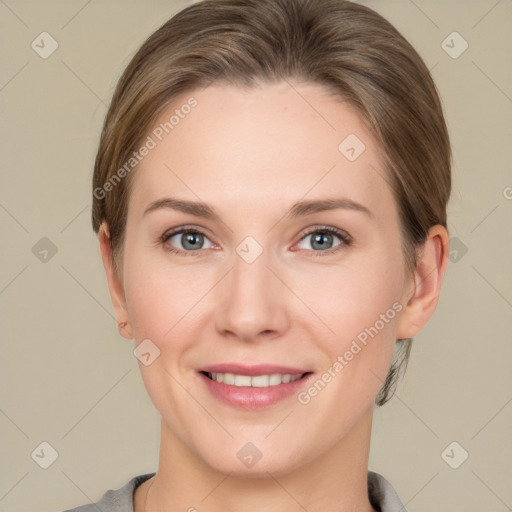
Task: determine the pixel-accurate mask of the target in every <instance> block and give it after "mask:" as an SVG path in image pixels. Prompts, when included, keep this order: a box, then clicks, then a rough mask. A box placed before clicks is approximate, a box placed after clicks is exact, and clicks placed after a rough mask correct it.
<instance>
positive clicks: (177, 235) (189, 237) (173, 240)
mask: <svg viewBox="0 0 512 512" xmlns="http://www.w3.org/2000/svg"><path fill="white" fill-rule="evenodd" d="M205 240H208V241H209V239H208V238H207V236H206V235H205V234H204V233H203V232H202V231H199V230H198V229H195V228H181V229H179V230H175V231H171V232H168V233H165V234H164V235H163V236H162V243H163V244H164V246H165V248H166V250H168V251H170V252H174V253H182V254H183V255H185V256H196V254H194V252H196V251H200V250H201V249H209V248H211V247H213V244H212V243H211V242H210V244H211V245H210V247H204V246H203V245H204V241H205ZM176 245H178V247H177V248H176ZM179 245H181V247H179Z"/></svg>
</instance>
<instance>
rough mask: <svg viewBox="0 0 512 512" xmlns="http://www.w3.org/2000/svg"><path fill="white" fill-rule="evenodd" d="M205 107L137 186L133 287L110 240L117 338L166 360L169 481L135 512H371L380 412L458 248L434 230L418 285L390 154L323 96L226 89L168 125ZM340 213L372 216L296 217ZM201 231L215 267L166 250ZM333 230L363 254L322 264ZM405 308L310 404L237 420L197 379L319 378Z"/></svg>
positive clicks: (206, 95)
mask: <svg viewBox="0 0 512 512" xmlns="http://www.w3.org/2000/svg"><path fill="white" fill-rule="evenodd" d="M190 96H193V97H194V98H196V99H197V101H198V105H197V107H195V108H194V109H193V110H192V111H191V113H190V114H189V115H188V116H186V117H185V118H184V119H182V120H180V124H179V125H177V126H176V127H175V128H174V129H173V131H172V132H171V133H170V134H169V135H167V136H166V137H165V138H164V139H163V140H162V142H160V143H159V144H158V145H157V147H156V148H154V149H152V150H151V151H150V152H149V154H148V156H146V157H145V158H144V160H143V161H142V162H141V163H140V164H139V167H138V168H137V170H136V174H135V175H134V176H133V178H134V183H133V185H134V186H133V189H132V190H133V191H132V193H131V196H130V198H129V208H128V218H127V226H126V238H125V242H124V244H125V245H124V253H123V258H122V262H121V265H122V270H121V271H120V272H119V274H116V272H115V271H114V269H113V266H112V254H111V248H110V243H109V239H108V226H107V225H106V224H103V225H102V227H101V229H100V232H99V242H100V248H101V252H102V258H103V263H104V266H105V270H106V274H107V279H108V285H109V290H110V294H111V298H112V302H113V305H114V308H115V313H116V317H117V321H118V322H127V326H126V327H125V328H124V329H122V330H121V334H122V335H123V336H124V337H126V338H127V339H135V341H136V344H137V345H138V344H139V343H140V342H141V341H142V340H144V339H146V338H149V339H150V340H151V341H152V342H153V343H154V344H155V345H156V346H157V347H158V348H159V350H160V357H158V358H157V359H155V360H154V362H153V363H151V364H150V365H149V366H144V365H143V364H142V363H141V362H139V367H140V371H141V373H142V377H143V380H144V384H145V386H146V389H147V391H148V393H149V396H150V397H151V400H152V401H153V403H154V404H155V406H156V408H157V409H158V411H159V412H160V414H161V416H162V421H161V445H160V458H159V467H158V471H157V474H156V475H155V477H153V478H152V479H150V480H149V481H147V482H146V483H144V484H142V485H141V486H140V487H139V488H138V489H137V491H136V493H135V498H134V505H135V511H136V512H141V511H143V510H144V502H145V500H146V493H147V506H146V510H152V511H157V510H188V509H190V507H196V508H197V509H198V510H200V511H205V512H216V511H222V512H225V511H231V510H233V511H235V510H244V511H246V512H252V511H254V512H256V511H261V510H269V511H299V510H300V511H302V510H303V509H304V508H305V509H307V510H308V511H309V512H316V511H324V512H325V511H338V510H350V511H352V510H353V511H364V512H368V511H372V510H373V508H372V507H371V504H370V502H369V500H368V497H367V470H368V454H369V445H370V434H371V424H372V414H373V408H374V401H375V398H376V396H377V394H378V392H379V390H380V388H381V386H382V384H383V381H384V379H385V376H386V374H387V372H388V370H389V367H390V363H391V359H392V354H393V348H394V345H395V340H396V339H397V338H409V337H413V336H415V335H416V334H418V332H420V330H421V329H422V328H423V327H424V326H425V325H426V323H427V322H428V320H429V318H430V317H431V316H432V314H433V312H434V310H435V307H436V305H437V301H438V296H439V293H440V288H441V282H442V278H443V275H444V271H445V268H446V264H447V249H448V235H447V232H446V230H445V229H444V228H443V227H442V226H439V225H438V226H434V227H433V228H431V230H430V232H429V236H428V239H427V241H426V243H425V245H424V247H423V251H422V252H421V255H420V258H419V260H418V265H417V268H416V271H415V273H414V275H410V276H407V275H406V271H405V265H404V258H403V254H402V251H401V245H400V231H399V222H398V211H397V207H396V204H395V201H394V199H393V196H392V193H391V189H390V188H389V185H388V183H387V181H386V179H384V178H385V176H386V174H385V171H384V169H383V167H382V163H381V158H380V156H379V155H380V153H379V145H378V143H377V141H376V140H375V138H374V136H373V135H372V132H371V130H370V129H369V128H368V127H367V126H366V125H365V124H364V122H363V121H362V118H361V117H360V116H359V115H358V114H357V113H356V112H355V111H354V110H353V109H351V108H350V107H349V106H348V105H347V104H346V103H344V102H341V101H339V100H338V99H336V98H335V97H333V96H330V95H329V94H328V93H327V91H326V90H325V89H324V88H323V87H322V86H320V85H314V84H305V83H302V84H299V83H295V84H294V85H293V88H292V87H290V85H289V83H287V82H279V83H275V84H260V85H258V86H257V87H254V88H251V89H242V88H238V87H235V86H228V85H226V84H219V83H214V84H212V85H210V86H209V87H208V88H206V89H204V90H196V91H193V92H188V93H186V94H184V95H183V96H181V97H180V98H178V99H176V101H175V102H174V103H173V104H172V105H171V106H170V107H169V108H168V109H167V110H166V112H164V114H163V115H162V116H161V118H160V119H159V120H158V121H157V123H155V126H156V125H157V124H159V123H160V122H162V121H163V120H166V119H168V118H169V116H170V115H171V114H172V113H173V111H174V109H175V108H179V106H180V105H183V104H184V103H185V102H186V101H187V99H188V98H189V97H190ZM349 134H356V135H357V137H358V138H359V139H360V140H361V141H363V142H364V144H365V146H366V149H365V151H364V152H363V153H362V154H361V155H360V156H359V157H358V158H357V159H356V160H355V161H353V162H351V161H349V160H348V159H347V158H346V157H345V156H344V155H343V154H342V153H341V152H340V151H339V150H338V146H339V144H340V142H341V141H342V140H343V139H344V138H345V137H346V136H347V135H349ZM164 164H166V165H167V166H168V167H166V165H164ZM169 168H170V169H169ZM134 172H135V171H134ZM163 197H175V198H180V199H188V200H192V201H199V202H201V201H202V202H204V203H207V204H209V205H211V206H212V207H213V208H214V209H215V211H216V212H217V213H218V215H219V217H220V219H221V220H220V221H219V220H211V219H204V218H201V217H196V216H194V215H191V214H185V213H182V212H178V211H174V210H171V209H166V208H161V209H158V210H155V211H152V212H151V213H148V214H146V215H143V213H144V211H145V209H146V208H147V207H148V205H149V204H150V203H151V202H153V201H155V200H157V199H161V198H163ZM328 197H329V198H331V197H336V198H337V197H345V198H349V199H350V200H352V201H356V202H358V203H360V204H362V205H364V206H366V207H367V208H368V209H369V210H370V211H371V212H372V214H373V215H372V216H370V215H367V214H365V213H363V212H360V211H355V210H349V209H336V210H330V211H323V212H317V213H314V214H310V215H308V216H304V217H298V218H294V219H289V218H286V217H285V214H286V213H287V212H288V210H289V209H290V207H291V205H292V204H294V203H295V202H296V201H299V200H301V199H323V198H328ZM185 225H186V226H187V227H189V226H193V227H194V228H196V229H199V230H200V231H201V232H203V233H204V234H205V238H204V239H202V240H201V239H200V240H199V241H196V242H195V243H196V246H198V247H200V250H197V251H193V250H192V249H190V248H188V253H191V252H193V253H194V255H192V256H186V255H184V254H173V253H171V252H169V251H167V250H165V247H166V246H167V247H169V246H171V247H172V246H173V247H174V248H176V249H181V250H182V251H186V250H187V247H190V246H186V238H185V237H182V236H181V235H177V236H174V237H173V238H171V239H170V240H168V241H167V242H165V243H164V242H162V241H161V240H160V238H161V237H162V235H163V234H164V233H165V232H166V231H169V230H170V229H171V228H178V227H181V226H185ZM325 226H333V227H337V228H339V229H341V230H344V231H345V232H347V233H348V234H349V235H350V236H351V237H352V243H351V244H350V245H345V244H344V243H343V241H342V240H341V239H339V238H338V237H337V236H336V235H333V238H332V239H330V240H327V245H326V246H324V247H326V248H325V249H322V248H318V246H315V245H314V235H315V234H317V233H316V232H315V231H314V230H315V229H319V228H322V227H325ZM306 228H307V231H308V232H309V234H306V233H304V232H305V231H306ZM311 232H312V233H313V235H311ZM247 236H251V237H253V238H254V239H255V240H256V241H257V242H258V244H259V245H260V246H261V247H262V248H263V253H262V254H261V255H260V256H259V257H258V258H256V260H255V261H254V262H252V263H250V264H249V263H247V262H246V261H245V260H244V259H243V258H241V257H240V256H239V255H238V253H237V252H236V249H237V247H238V246H239V244H240V243H241V242H242V241H243V240H244V239H245V237H247ZM329 244H330V245H329ZM334 248H337V250H336V249H335V250H336V252H332V253H331V254H325V251H326V250H330V249H334ZM198 254H199V255H198ZM397 301H398V302H399V303H400V304H401V305H402V310H401V311H400V313H399V314H397V315H396V316H395V318H394V319H392V320H390V321H389V322H388V323H387V324H385V327H384V328H382V329H381V330H380V331H379V332H378V334H377V335H376V336H375V337H374V338H371V339H370V341H369V342H368V344H367V345H366V346H365V347H364V348H363V349H362V350H361V351H360V352H359V353H358V354H357V355H356V356H354V358H353V359H352V360H351V361H350V362H349V363H348V364H347V365H346V366H345V367H344V368H343V370H342V371H341V372H339V373H338V374H337V376H336V377H335V378H333V379H332V380H331V382H329V383H328V385H326V386H325V388H324V389H323V390H322V391H321V392H320V393H318V395H317V396H316V397H314V398H312V399H311V401H310V402H309V403H308V404H306V405H303V404H301V403H299V401H298V400H297V396H296V395H292V396H291V397H289V398H287V399H285V400H282V401H280V402H279V403H278V404H276V405H273V406H269V407H267V408H266V409H263V410H257V411H250V410H244V409H240V408H235V407H232V406H230V405H227V404H224V403H222V402H220V401H219V400H218V399H216V398H215V397H213V396H212V395H211V394H210V393H209V391H208V390H207V389H206V387H205V386H204V383H203V382H202V380H201V378H200V377H199V376H198V374H197V370H198V369H200V368H201V367H203V366H205V365H207V364H216V363H222V362H242V363H245V364H255V363H273V364H284V365H288V366H292V367H297V368H301V369H304V368H305V369H308V370H309V371H312V372H314V377H315V379H316V378H318V377H320V376H321V375H322V374H323V373H324V372H325V371H326V370H327V369H328V368H329V367H332V365H333V363H334V362H335V361H336V360H337V357H338V355H341V354H343V353H344V352H345V351H346V350H348V349H349V347H350V345H351V343H352V340H353V339H355V338H356V336H357V335H358V334H359V333H360V332H361V331H364V329H365V327H369V326H372V325H374V324H375V322H376V320H378V319H379V315H380V314H382V313H385V312H386V311H387V310H389V309H390V308H391V307H392V304H393V303H395V302H397ZM308 387H309V384H308V385H307V386H305V388H304V389H307V388H308ZM247 442H251V443H253V444H254V445H255V446H256V447H257V448H258V449H259V451H260V452H261V453H262V457H261V459H260V460H259V461H258V463H257V464H255V465H254V466H253V467H252V468H247V467H245V466H244V465H243V464H242V463H241V462H240V460H239V459H238V457H237V452H238V451H239V450H240V448H241V447H242V446H244V445H245V444H246V443H247ZM148 490H149V492H148Z"/></svg>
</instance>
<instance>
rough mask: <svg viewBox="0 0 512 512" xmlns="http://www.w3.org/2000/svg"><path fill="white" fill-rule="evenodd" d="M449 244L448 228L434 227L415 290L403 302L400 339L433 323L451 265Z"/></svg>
mask: <svg viewBox="0 0 512 512" xmlns="http://www.w3.org/2000/svg"><path fill="white" fill-rule="evenodd" d="M448 254H449V241H448V233H447V231H446V228H445V227H444V226H442V225H440V224H436V225H435V226H433V227H431V228H430V230H429V232H428V237H427V240H426V241H425V243H424V245H423V247H422V250H421V252H420V255H419V258H418V261H417V265H416V270H415V272H414V283H413V285H414V289H413V293H412V295H411V292H410V290H409V291H408V295H407V297H406V299H404V309H403V310H402V312H401V315H400V317H399V319H398V323H397V338H398V339H405V338H412V337H414V336H416V335H417V334H418V333H419V332H420V331H421V330H422V329H423V328H424V327H425V325H426V324H427V322H428V321H429V320H430V318H431V316H432V315H433V314H434V311H435V309H436V306H437V302H438V300H439V294H440V293H441V284H442V280H443V277H444V273H445V270H446V266H447V263H448Z"/></svg>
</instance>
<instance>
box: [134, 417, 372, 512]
mask: <svg viewBox="0 0 512 512" xmlns="http://www.w3.org/2000/svg"><path fill="white" fill-rule="evenodd" d="M372 413H373V411H372V410H369V411H368V412H367V414H365V415H364V416H363V418H362V419H361V421H360V422H359V423H358V424H357V425H356V426H355V427H354V428H353V429H352V430H351V432H350V433H349V434H348V435H347V436H345V437H344V438H343V439H341V440H340V441H339V443H338V444H337V445H335V446H334V447H333V449H331V450H329V451H328V452H327V453H323V454H320V455H319V456H318V457H317V458H315V459H314V460H312V461H309V462H307V463H305V464H304V465H303V466H301V467H299V468H297V469H295V470H294V471H292V472H289V473H279V474H277V473H274V474H272V473H270V472H269V473H267V474H268V477H259V478H253V477H247V476H236V475H234V474H233V473H230V474H225V473H221V472H219V471H216V470H215V469H213V468H211V467H210V466H208V465H206V464H205V463H204V461H202V460H201V459H199V458H197V457H196V456H195V454H193V453H192V452H191V451H190V450H189V449H188V448H187V446H185V445H184V444H183V443H182V442H181V441H180V440H179V439H177V438H176V437H175V436H174V434H173V433H172V432H171V431H170V430H169V429H168V428H167V426H166V425H165V424H164V422H163V420H162V431H161V440H160V458H159V467H158V471H157V473H156V475H155V476H154V477H153V478H151V479H150V480H148V481H146V482H145V483H144V484H142V485H141V486H140V487H139V488H138V489H137V491H136V495H135V500H134V505H135V512H148V511H160V510H184V511H191V512H194V510H200V511H201V512H231V511H233V512H235V511H239V510H244V511H245V512H259V511H261V510H262V509H263V508H264V509H265V510H267V511H268V512H289V511H291V510H307V511H308V512H320V511H322V512H326V511H333V512H341V511H351V512H375V511H374V509H373V508H372V506H371V504H370V501H369V499H368V488H367V478H368V456H369V447H370V434H371V423H372ZM148 491H149V492H148Z"/></svg>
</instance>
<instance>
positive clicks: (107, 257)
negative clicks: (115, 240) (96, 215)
mask: <svg viewBox="0 0 512 512" xmlns="http://www.w3.org/2000/svg"><path fill="white" fill-rule="evenodd" d="M98 241H99V244H100V251H101V258H102V260H103V267H104V268H105V274H106V276H107V284H108V289H109V293H110V299H111V300H112V304H113V306H114V312H115V315H116V321H117V324H118V328H119V332H120V334H121V336H123V338H126V339H133V334H132V329H131V325H130V322H129V315H128V311H127V308H126V299H125V296H124V288H123V283H122V279H121V278H120V276H119V275H118V273H117V271H116V270H115V268H114V262H113V256H112V244H111V242H110V234H109V229H108V225H107V224H106V222H103V223H102V224H101V226H100V228H99V230H98Z"/></svg>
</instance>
